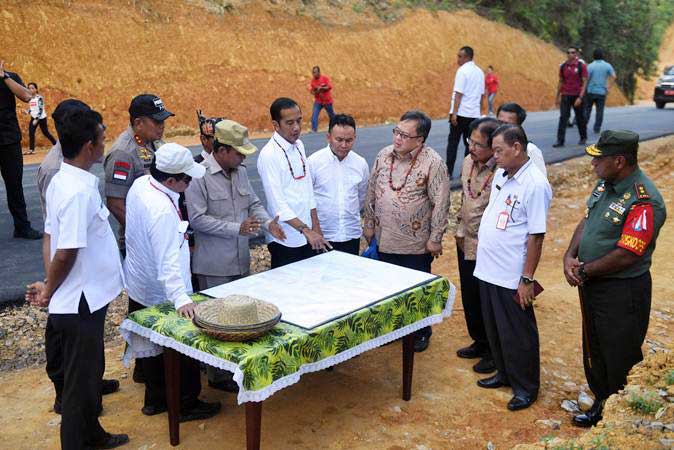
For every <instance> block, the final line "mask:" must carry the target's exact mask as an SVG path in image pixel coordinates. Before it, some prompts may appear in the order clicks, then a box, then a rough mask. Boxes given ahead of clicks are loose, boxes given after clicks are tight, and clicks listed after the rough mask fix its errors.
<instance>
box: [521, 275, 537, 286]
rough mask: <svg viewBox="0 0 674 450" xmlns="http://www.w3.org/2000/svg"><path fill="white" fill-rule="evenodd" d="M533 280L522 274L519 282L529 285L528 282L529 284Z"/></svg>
mask: <svg viewBox="0 0 674 450" xmlns="http://www.w3.org/2000/svg"><path fill="white" fill-rule="evenodd" d="M533 282H534V279H533V278H529V277H527V276H525V275H522V276H521V277H520V283H522V284H527V285H529V284H531V283H533Z"/></svg>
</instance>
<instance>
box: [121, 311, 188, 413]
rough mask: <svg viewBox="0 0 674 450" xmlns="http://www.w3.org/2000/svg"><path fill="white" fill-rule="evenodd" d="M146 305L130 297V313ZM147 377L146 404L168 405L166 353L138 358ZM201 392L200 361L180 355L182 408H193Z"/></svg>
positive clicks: (137, 363) (138, 363) (137, 361)
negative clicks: (165, 373)
mask: <svg viewBox="0 0 674 450" xmlns="http://www.w3.org/2000/svg"><path fill="white" fill-rule="evenodd" d="M143 308H145V306H143V305H141V304H140V303H138V302H136V301H135V300H133V299H131V298H129V313H132V312H134V311H138V310H139V309H143ZM136 365H140V368H141V370H142V373H143V376H144V377H145V401H144V405H145V406H158V407H161V406H166V379H165V377H164V355H157V356H152V357H150V358H137V359H136ZM200 393H201V373H200V371H199V362H198V361H196V360H194V359H192V358H189V357H187V356H185V355H182V354H181V355H180V409H181V410H188V409H190V408H192V407H193V406H194V405H195V404H196V402H197V399H198V398H199V394H200Z"/></svg>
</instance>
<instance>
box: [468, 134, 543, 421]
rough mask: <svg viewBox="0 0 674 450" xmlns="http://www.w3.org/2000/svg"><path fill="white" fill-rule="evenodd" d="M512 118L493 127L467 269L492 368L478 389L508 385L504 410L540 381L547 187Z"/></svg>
mask: <svg viewBox="0 0 674 450" xmlns="http://www.w3.org/2000/svg"><path fill="white" fill-rule="evenodd" d="M527 142H528V140H527V135H526V133H524V130H523V129H522V128H521V127H519V126H517V125H510V124H505V125H501V126H499V127H498V128H497V129H496V130H495V131H494V133H493V134H492V136H491V139H490V145H491V148H492V149H493V150H494V159H495V160H496V164H497V166H498V170H497V171H496V173H495V174H494V179H493V181H492V190H491V196H490V197H489V204H488V205H487V209H485V211H484V214H483V215H482V219H481V220H480V229H479V232H478V241H477V260H476V263H475V272H474V275H475V277H476V278H478V279H479V280H480V299H481V300H482V315H483V318H484V323H485V330H486V331H487V339H488V340H489V348H490V349H491V354H492V356H493V357H494V363H495V364H496V369H497V373H496V375H493V376H491V377H489V378H484V379H482V380H478V382H477V385H478V386H479V387H481V388H487V389H493V388H499V387H502V386H511V387H512V391H513V397H512V398H511V399H510V401H509V402H508V405H507V406H508V409H509V410H511V411H517V410H520V409H524V408H528V407H529V406H531V405H532V404H533V403H534V402H535V401H536V398H537V397H538V389H539V387H540V370H541V366H540V356H539V340H538V326H537V325H536V316H535V315H534V307H533V301H534V297H535V295H536V294H535V291H534V286H535V280H534V274H535V272H536V267H537V266H538V263H539V261H540V258H541V253H542V251H543V239H544V238H545V232H546V230H547V225H546V222H547V216H548V209H549V207H550V201H551V200H552V189H551V188H550V184H549V183H548V180H546V179H545V177H544V176H543V174H542V173H541V171H540V170H538V169H536V167H535V166H534V163H533V162H532V161H531V159H530V158H529V156H528V155H527V152H526V147H527Z"/></svg>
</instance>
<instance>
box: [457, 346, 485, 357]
mask: <svg viewBox="0 0 674 450" xmlns="http://www.w3.org/2000/svg"><path fill="white" fill-rule="evenodd" d="M486 354H487V352H485V351H483V350H481V349H480V347H479V346H478V345H477V344H476V343H475V342H473V343H472V344H470V345H469V346H468V347H463V348H460V349H458V350H457V351H456V356H458V357H459V358H466V359H475V358H482V357H483V356H485V355H486Z"/></svg>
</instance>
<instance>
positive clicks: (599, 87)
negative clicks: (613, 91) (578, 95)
mask: <svg viewBox="0 0 674 450" xmlns="http://www.w3.org/2000/svg"><path fill="white" fill-rule="evenodd" d="M587 72H588V74H589V79H588V80H587V93H588V94H594V95H606V94H607V93H608V77H615V70H613V66H612V65H611V64H609V63H607V62H606V61H604V60H603V59H598V60H595V61H592V62H591V63H590V65H589V66H587Z"/></svg>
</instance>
